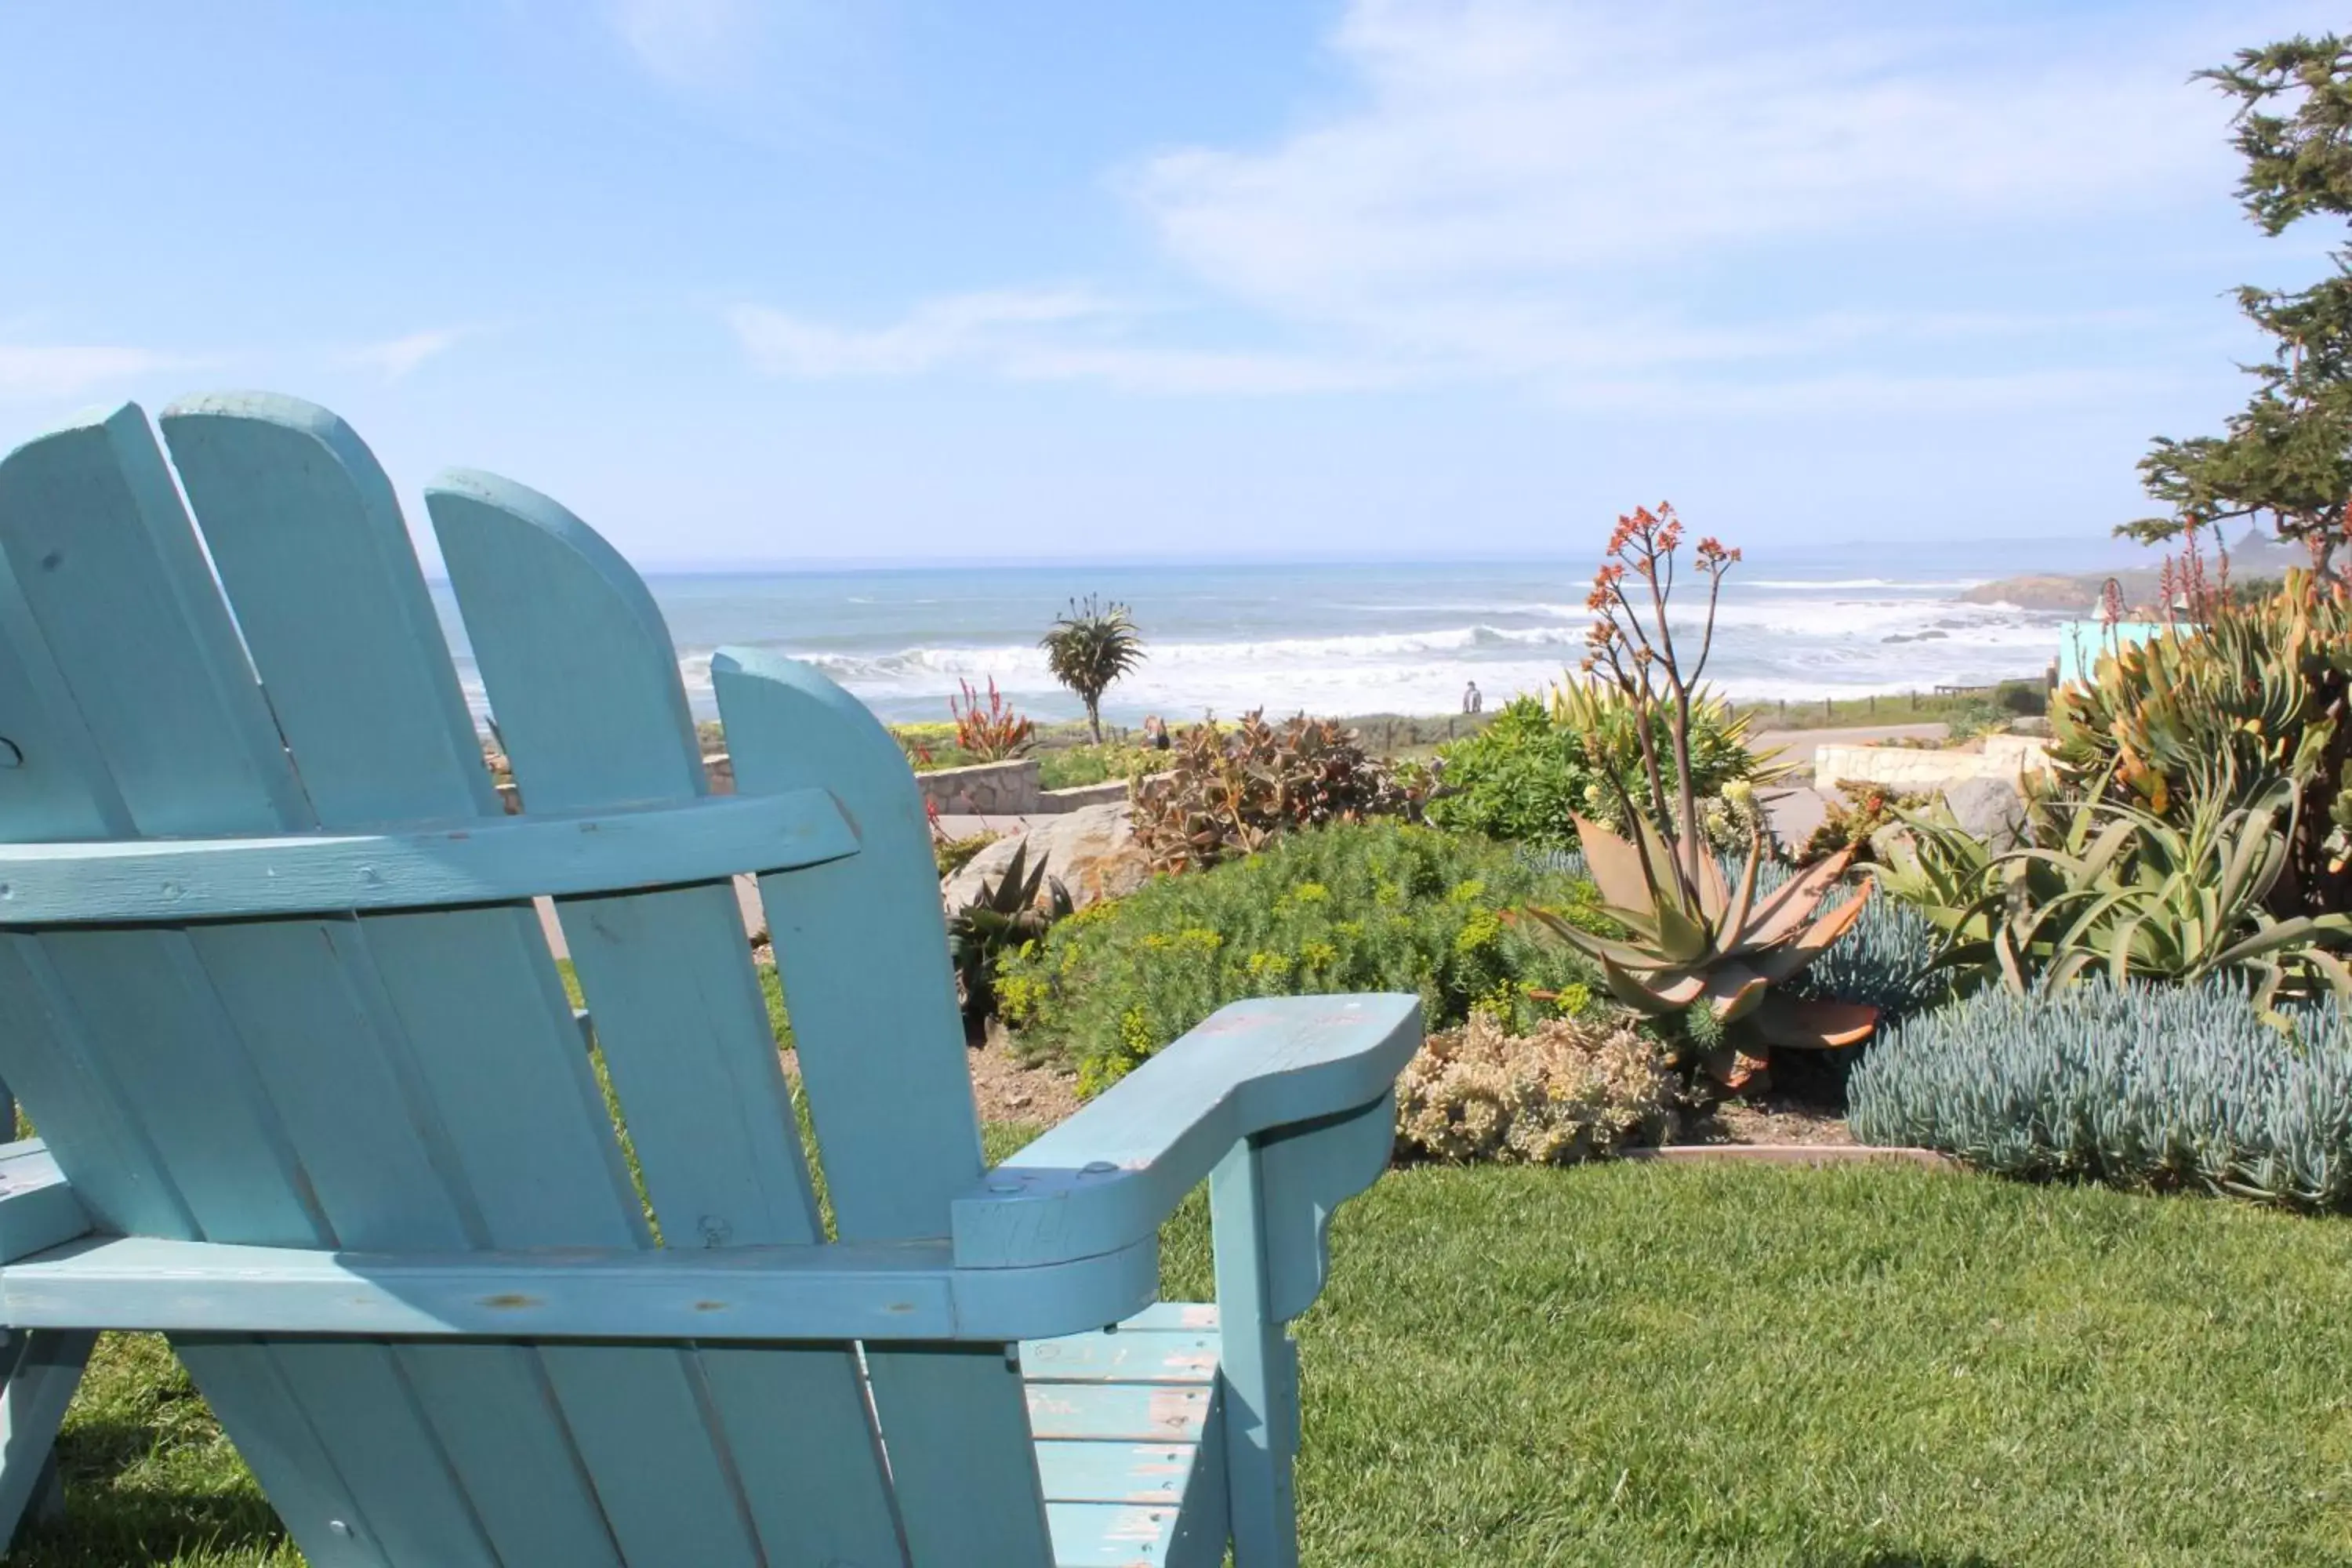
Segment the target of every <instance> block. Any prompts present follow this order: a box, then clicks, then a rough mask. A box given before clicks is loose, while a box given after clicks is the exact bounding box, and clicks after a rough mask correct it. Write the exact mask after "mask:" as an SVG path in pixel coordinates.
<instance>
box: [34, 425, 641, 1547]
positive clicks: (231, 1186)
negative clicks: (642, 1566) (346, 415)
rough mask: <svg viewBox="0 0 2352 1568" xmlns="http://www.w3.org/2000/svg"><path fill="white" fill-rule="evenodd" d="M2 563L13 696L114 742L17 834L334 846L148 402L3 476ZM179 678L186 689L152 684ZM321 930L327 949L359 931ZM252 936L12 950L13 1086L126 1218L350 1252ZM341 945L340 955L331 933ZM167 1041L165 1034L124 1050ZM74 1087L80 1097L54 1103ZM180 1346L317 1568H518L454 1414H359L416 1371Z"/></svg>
mask: <svg viewBox="0 0 2352 1568" xmlns="http://www.w3.org/2000/svg"><path fill="white" fill-rule="evenodd" d="M0 559H5V564H6V569H7V572H6V574H7V575H8V577H9V578H10V579H11V586H12V589H13V592H12V593H11V594H7V595H0V602H5V603H9V604H11V605H13V604H14V603H16V602H19V601H21V603H22V605H23V607H24V611H25V613H24V614H23V615H22V616H15V615H8V616H5V617H0V622H5V624H0V631H4V632H5V635H6V637H7V644H8V646H7V649H6V662H7V663H8V664H9V665H10V666H11V667H12V669H13V670H14V671H16V672H17V673H16V677H15V678H14V679H12V680H11V681H10V682H9V683H8V684H10V685H11V686H23V687H29V688H32V689H34V692H35V695H36V696H37V698H38V699H39V708H38V710H37V711H36V712H30V713H27V714H25V715H22V716H21V717H22V718H24V720H25V721H26V731H21V732H35V733H46V734H48V735H51V736H60V735H76V734H79V735H81V736H86V737H87V738H88V742H89V743H88V745H87V746H86V747H79V746H73V745H68V746H66V747H64V748H62V749H61V753H60V755H59V757H58V759H56V760H57V761H58V763H61V764H62V763H65V762H66V761H68V760H71V761H73V762H76V763H79V764H80V765H79V767H75V768H68V767H66V766H63V765H59V766H56V767H47V766H45V767H44V768H42V769H40V770H38V771H36V770H32V769H26V770H23V773H25V774H26V776H25V777H23V778H13V779H12V780H11V781H10V782H11V783H12V784H15V785H16V786H17V787H16V788H7V787H6V786H0V791H5V794H0V814H5V825H6V831H7V832H9V834H10V835H11V836H12V837H33V836H56V835H57V830H58V825H61V824H63V823H65V822H68V821H70V820H71V819H72V818H74V817H75V816H82V817H85V818H87V817H89V816H98V817H100V818H101V819H103V820H104V821H105V824H106V830H107V831H108V832H110V833H116V834H136V835H145V836H154V835H157V834H162V833H171V834H204V833H236V832H254V831H267V830H282V829H286V828H300V827H305V826H311V825H312V819H311V817H310V812H309V809H308V806H307V804H306V803H305V802H304V800H303V797H302V795H301V791H300V789H299V784H297V781H296V780H295V778H294V774H293V772H292V769H291V767H290V765H289V763H288V760H287V758H286V754H285V751H284V747H283V746H282V744H281V743H280V742H279V740H278V733H277V731H276V728H275V725H274V723H273V722H272V721H271V720H270V717H269V714H268V710H267V708H266V707H265V706H264V705H263V703H262V701H261V698H260V693H259V690H258V688H257V686H256V684H255V680H254V676H253V671H252V669H251V668H250V667H249V666H247V665H245V664H244V663H243V656H242V653H241V652H238V651H237V640H236V633H235V629H234V627H233V626H232V625H231V623H230V621H229V617H228V616H227V613H226V607H225V606H224V605H222V604H221V602H220V599H219V597H218V595H217V592H216V591H215V589H214V588H213V586H212V580H211V576H210V574H209V573H208V572H206V571H205V570H204V568H203V558H202V553H201V552H200V551H199V550H198V548H197V547H196V545H195V542H194V533H193V531H192V530H191V528H190V526H189V523H188V521H187V518H186V515H185V513H184V510H182V509H181V507H180V505H179V501H178V497H177V494H176V492H175V491H174V490H173V488H172V484H171V480H170V476H169V473H168V471H167V470H166V469H165V468H164V466H163V460H162V457H161V455H160V453H159V452H158V451H157V449H156V447H155V443H154V437H153V435H152V432H151V431H150V429H149V428H148V426H147V424H146V421H145V417H144V416H143V415H142V414H141V413H140V412H139V411H138V410H137V409H136V408H135V407H132V408H124V409H122V410H119V411H118V412H117V413H115V414H114V415H112V416H109V417H107V418H104V419H101V420H95V421H91V422H89V423H86V424H83V425H80V426H72V427H68V429H66V430H62V431H60V432H58V433H57V434H56V435H54V436H52V437H47V438H46V439H44V440H41V441H38V442H36V443H33V444H32V445H30V446H28V447H24V448H20V449H19V450H18V451H17V452H16V453H14V454H13V455H11V456H10V457H9V458H7V459H6V460H5V463H0ZM133 627H135V628H136V629H135V632H132V631H130V630H128V628H133ZM232 654H234V655H235V657H231V656H232ZM151 667H152V668H151ZM157 670H163V671H166V672H168V673H165V674H164V675H163V677H162V678H161V679H155V680H151V679H149V677H150V676H151V675H152V674H153V673H155V671H157ZM12 723H13V718H12ZM50 760H51V759H48V758H44V762H45V763H47V762H48V761H50ZM60 795H79V809H78V810H77V809H71V808H60V806H59V805H58V799H57V797H58V796H60ZM304 923H305V924H306V925H307V926H308V927H309V928H310V930H312V931H323V929H324V928H325V927H326V926H327V925H329V924H331V923H332V922H325V921H320V922H304ZM226 937H227V933H225V932H214V931H207V932H205V933H202V935H201V939H200V937H199V936H198V935H196V934H192V933H190V932H187V931H174V930H172V929H169V928H163V927H152V928H142V929H136V930H125V931H91V932H73V933H68V932H51V933H47V934H42V935H37V936H35V935H26V936H12V937H11V938H9V939H8V943H7V945H8V947H9V949H10V951H11V953H12V955H13V957H14V958H15V959H16V962H15V963H12V964H10V965H7V966H5V967H0V984H5V986H6V988H7V992H8V994H7V995H6V997H5V1000H0V1007H5V1009H6V1010H7V1011H9V1012H10V1013H12V1014H15V1015H17V1016H23V1015H24V1014H26V1013H29V1012H34V1011H38V1012H41V1013H43V1014H45V1015H46V1018H47V1027H46V1028H44V1029H38V1030H31V1031H26V1032H25V1033H22V1034H19V1033H18V1032H17V1031H16V1030H10V1031H8V1033H7V1037H6V1038H5V1039H0V1073H5V1076H6V1077H7V1079H8V1080H9V1081H10V1082H11V1083H14V1084H17V1085H20V1086H21V1087H22V1088H23V1089H25V1090H26V1093H27V1095H28V1103H29V1104H30V1105H31V1107H32V1109H33V1111H34V1113H35V1115H36V1116H37V1118H38V1119H39V1122H40V1125H41V1129H42V1131H43V1132H44V1133H45V1135H47V1138H48V1140H49V1142H50V1144H51V1147H52V1148H53V1149H54V1150H55V1151H56V1153H57V1155H58V1163H59V1165H60V1167H61V1168H62V1169H63V1170H64V1171H65V1173H67V1175H68V1178H69V1179H71V1180H73V1181H74V1182H75V1184H76V1186H77V1190H78V1191H81V1192H83V1193H84V1194H86V1196H87V1198H88V1200H89V1202H90V1205H91V1206H92V1207H93V1209H94V1210H95V1211H96V1213H97V1215H98V1216H99V1217H100V1220H101V1222H103V1223H107V1224H110V1225H112V1226H116V1227H118V1228H121V1229H124V1230H126V1231H134V1232H136V1233H139V1234H152V1235H164V1236H181V1237H190V1238H200V1239H215V1240H261V1239H273V1240H287V1239H299V1240H302V1241H305V1242H307V1243H309V1244H311V1245H317V1244H320V1243H324V1242H331V1241H332V1240H334V1239H335V1235H334V1231H333V1228H332V1226H331V1216H330V1215H327V1214H326V1213H325V1212H324V1207H323V1202H324V1199H323V1194H321V1192H320V1188H319V1187H318V1186H317V1185H316V1184H313V1183H311V1182H310V1179H309V1177H308V1174H307V1172H306V1170H305V1169H304V1167H303V1165H302V1163H301V1160H300V1148H301V1143H302V1139H301V1137H300V1134H299V1129H297V1128H295V1127H293V1126H291V1125H289V1123H288V1122H287V1121H286V1120H285V1119H284V1118H283V1117H282V1116H281V1115H280V1114H279V1111H278V1105H277V1103H276V1101H275V1100H274V1099H272V1097H271V1096H270V1095H269V1094H268V1092H267V1090H268V1083H267V1080H266V1079H265V1078H264V1077H263V1075H262V1073H261V1070H260V1066H259V1064H258V1063H257V1062H256V1061H255V1060H254V1059H253V1058H250V1057H249V1056H247V1053H246V1051H245V1043H244V1038H243V1036H242V1033H241V1032H240V1031H239V1030H238V1029H236V1027H234V1026H232V1025H231V1024H230V1023H229V1022H228V1021H227V1020H228V1014H227V1012H226V1003H225V1002H224V999H223V996H222V994H221V991H220V988H219V986H218V985H217V984H215V979H214V976H213V974H212V973H211V971H210V969H209V967H208V966H207V963H206V962H205V961H206V958H207V957H208V956H215V955H216V954H217V951H218V943H219V942H221V941H223V940H225V939H226ZM317 946H318V949H319V951H320V952H322V953H323V952H324V951H325V947H326V943H325V941H324V940H323V937H322V938H321V939H320V941H319V942H317ZM325 966H326V961H324V960H322V959H318V958H309V957H305V958H303V959H302V960H300V961H299V962H298V963H297V965H296V967H295V968H294V969H292V970H291V971H290V972H289V973H283V974H280V975H278V976H275V977H274V978H273V985H272V989H273V992H274V994H291V993H297V992H300V993H306V994H309V995H311V996H317V995H320V994H331V993H332V992H333V991H335V990H339V989H341V983H340V979H339V978H336V979H333V982H332V984H330V980H331V977H329V976H327V975H324V974H322V973H320V971H321V970H322V969H323V968H324V967H325ZM142 1020H143V1021H145V1024H146V1025H147V1026H148V1027H145V1028H143V1029H142V1035H143V1036H144V1037H141V1038H134V1039H131V1040H125V1039H123V1038H121V1037H119V1036H117V1035H114V1034H110V1033H109V1032H108V1029H109V1027H113V1028H121V1027H125V1026H132V1025H133V1024H135V1023H137V1022H139V1021H142ZM338 1022H339V1024H341V1027H338V1028H336V1029H335V1030H333V1031H331V1032H330V1033H327V1034H324V1035H322V1036H320V1037H318V1038H317V1040H316V1041H315V1042H314V1044H313V1049H314V1050H315V1051H316V1052H318V1053H319V1054H320V1055H323V1056H326V1057H329V1058H332V1057H335V1056H337V1055H338V1054H339V1053H351V1052H354V1051H357V1050H363V1049H364V1042H365V1039H366V1034H367V1026H366V1021H365V1020H364V1019H363V1018H358V1017H350V1018H342V1019H339V1020H338ZM52 1089H58V1090H62V1091H63V1092H59V1093H58V1094H57V1096H56V1098H55V1099H54V1100H51V1099H49V1098H47V1096H48V1094H49V1091H51V1090H52ZM214 1118H216V1119H217V1120H215V1121H209V1124H208V1120H207V1119H214ZM240 1130H243V1131H247V1132H248V1133H252V1134H253V1135H251V1136H238V1135H237V1133H238V1131H240ZM126 1152H127V1153H128V1154H129V1155H130V1156H131V1161H130V1163H129V1164H128V1166H127V1167H126V1169H127V1170H128V1171H129V1173H131V1179H130V1180H129V1181H127V1182H121V1183H116V1184H111V1185H110V1184H109V1182H108V1180H107V1178H106V1177H105V1176H104V1175H102V1174H100V1172H99V1171H98V1170H97V1169H95V1168H96V1167H100V1166H104V1165H106V1164H107V1163H110V1162H111V1161H112V1160H114V1159H117V1158H121V1157H122V1156H123V1155H124V1154H125V1153H126ZM118 1202H120V1203H121V1205H122V1206H121V1207H119V1208H118V1207H117V1206H115V1205H116V1204H117V1203H118ZM177 1348H178V1349H179V1351H180V1353H181V1355H182V1358H183V1360H184V1361H185V1362H186V1363H187V1364H188V1367H189V1370H190V1372H191V1373H194V1376H195V1378H196V1380H197V1382H198V1384H199V1385H200V1386H201V1387H202V1388H203V1389H204V1391H205V1395H206V1397H207V1399H208V1400H209V1402H210V1403H211V1404H212V1405H213V1406H214V1408H215V1411H216V1412H217V1413H218V1414H219V1415H220V1416H221V1418H222V1420H223V1422H224V1423H225V1424H226V1425H227V1426H228V1427H229V1429H230V1430H231V1431H232V1433H234V1434H235V1435H236V1440H237V1442H238V1445H239V1447H240V1448H241V1449H242V1450H243V1451H244V1452H245V1454H246V1456H247V1460H248V1462H249V1463H251V1464H252V1466H253V1467H254V1468H255V1471H256V1473H257V1475H258V1476H259V1477H260V1478H261V1479H262V1481H263V1484H264V1486H265V1487H266V1488H267V1489H268V1491H269V1494H270V1496H271V1498H272V1499H273V1500H274V1501H275V1502H276V1503H277V1505H278V1509H279V1511H280V1514H281V1516H282V1517H284V1518H285V1519H286V1521H287V1522H288V1525H289V1530H291V1531H293V1532H294V1534H295V1535H296V1538H297V1539H298V1541H299V1542H300V1543H301V1544H302V1546H303V1548H304V1550H305V1552H306V1553H307V1554H308V1555H309V1556H310V1559H311V1561H313V1562H314V1563H332V1564H338V1565H340V1564H343V1563H352V1564H362V1563H364V1564H378V1563H397V1562H400V1561H402V1560H404V1559H414V1558H415V1557H417V1556H420V1555H424V1554H430V1553H438V1554H440V1555H439V1556H438V1557H437V1558H436V1559H434V1560H438V1561H446V1562H449V1563H491V1562H494V1561H495V1555H494V1553H493V1552H492V1550H491V1548H490V1545H489V1543H488V1540H487V1539H486V1537H485V1535H484V1533H483V1530H482V1527H481V1523H480V1521H479V1519H478V1516H477V1514H476V1511H475V1510H474V1508H473V1506H472V1504H471V1503H470V1501H469V1500H468V1499H467V1496H466V1494H465V1492H464V1490H463V1489H461V1488H459V1487H458V1486H457V1484H456V1482H455V1480H454V1479H453V1478H452V1477H451V1476H450V1474H449V1466H448V1463H447V1460H446V1456H445V1455H444V1454H443V1452H442V1450H441V1448H440V1446H439V1443H438V1438H437V1435H436V1431H435V1429H434V1426H433V1424H432V1420H431V1417H430V1414H429V1413H428V1412H427V1411H425V1410H423V1409H420V1408H419V1407H418V1406H417V1405H416V1403H415V1401H414V1400H413V1399H409V1398H405V1397H404V1398H403V1399H402V1400H401V1401H399V1402H398V1403H396V1404H394V1405H388V1406H386V1407H385V1408H383V1409H381V1410H370V1411H365V1412H362V1411H359V1410H354V1409H352V1408H350V1407H349V1406H348V1405H346V1404H345V1401H346V1400H347V1398H348V1397H349V1395H350V1393H351V1391H352V1389H353V1388H356V1387H362V1386H383V1385H385V1384H387V1383H390V1384H395V1385H396V1384H399V1382H400V1380H401V1371H402V1369H401V1368H400V1367H399V1366H397V1365H396V1364H394V1363H395V1362H396V1361H397V1360H398V1359H400V1358H399V1357H398V1356H397V1355H396V1353H395V1352H392V1351H390V1350H388V1349H387V1348H385V1347H383V1346H381V1345H369V1344H363V1343H362V1344H354V1343H341V1344H318V1345H310V1346H287V1345H279V1346H263V1345H259V1344H257V1343H255V1342H250V1341H239V1340H234V1339H222V1338H193V1337H191V1338H184V1339H183V1340H182V1341H181V1342H178V1345H177ZM394 1456H399V1457H400V1458H401V1462H400V1463H399V1464H397V1465H394V1463H392V1460H393V1458H394ZM588 1561H591V1562H593V1561H595V1559H593V1558H590V1559H588Z"/></svg>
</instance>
